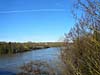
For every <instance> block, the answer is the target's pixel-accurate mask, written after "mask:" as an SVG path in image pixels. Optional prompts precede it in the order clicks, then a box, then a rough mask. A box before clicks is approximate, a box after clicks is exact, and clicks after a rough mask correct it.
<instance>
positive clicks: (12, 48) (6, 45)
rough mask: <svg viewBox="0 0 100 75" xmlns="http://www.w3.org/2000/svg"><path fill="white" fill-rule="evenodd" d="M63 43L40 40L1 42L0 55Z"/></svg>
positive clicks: (58, 45) (57, 45) (56, 45)
mask: <svg viewBox="0 0 100 75" xmlns="http://www.w3.org/2000/svg"><path fill="white" fill-rule="evenodd" d="M62 45H63V44H62V43H61V42H40V43H33V42H26V43H17V42H0V55H2V54H12V53H18V52H25V51H30V50H36V49H42V48H49V47H60V46H62Z"/></svg>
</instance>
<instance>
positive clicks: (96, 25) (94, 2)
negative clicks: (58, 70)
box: [62, 0, 100, 75]
mask: <svg viewBox="0 0 100 75" xmlns="http://www.w3.org/2000/svg"><path fill="white" fill-rule="evenodd" d="M77 10H78V11H82V13H80V14H82V15H81V17H79V15H77V14H75V12H76V11H77ZM78 13H79V12H78ZM74 17H75V19H76V20H77V22H76V24H75V26H74V27H73V28H72V29H71V30H70V32H69V33H68V34H66V35H65V36H66V37H65V42H69V44H67V46H66V48H65V49H63V50H62V60H63V62H64V63H65V65H66V68H65V70H64V71H65V75H100V0H77V2H76V4H75V5H74ZM70 42H72V43H73V44H70Z"/></svg>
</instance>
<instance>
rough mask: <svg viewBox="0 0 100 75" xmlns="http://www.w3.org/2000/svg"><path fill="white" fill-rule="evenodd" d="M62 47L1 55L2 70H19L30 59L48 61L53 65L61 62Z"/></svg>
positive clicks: (0, 67) (0, 66) (0, 64)
mask: <svg viewBox="0 0 100 75" xmlns="http://www.w3.org/2000/svg"><path fill="white" fill-rule="evenodd" d="M59 55H60V48H48V49H40V50H35V51H29V52H24V53H17V54H13V55H3V56H0V70H6V71H12V72H18V71H20V69H19V67H20V66H22V65H23V64H24V63H28V62H30V61H36V60H40V61H46V62H48V63H50V64H52V65H55V64H57V63H59V62H60V58H59Z"/></svg>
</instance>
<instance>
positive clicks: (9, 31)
mask: <svg viewBox="0 0 100 75" xmlns="http://www.w3.org/2000/svg"><path fill="white" fill-rule="evenodd" d="M73 2H74V1H73V0H0V41H12V42H14V41H16V42H27V41H33V42H47V41H53V42H54V41H57V40H59V39H60V38H61V37H63V36H64V33H68V31H69V30H70V28H71V27H72V26H73V25H74V20H73V17H72V14H71V8H72V4H73Z"/></svg>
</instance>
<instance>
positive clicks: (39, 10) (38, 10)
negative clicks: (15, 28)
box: [0, 9, 65, 13]
mask: <svg viewBox="0 0 100 75" xmlns="http://www.w3.org/2000/svg"><path fill="white" fill-rule="evenodd" d="M42 11H43V12H48V11H49V12H54V11H65V9H36V10H35V9H34V10H9V11H0V13H24V12H42Z"/></svg>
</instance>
